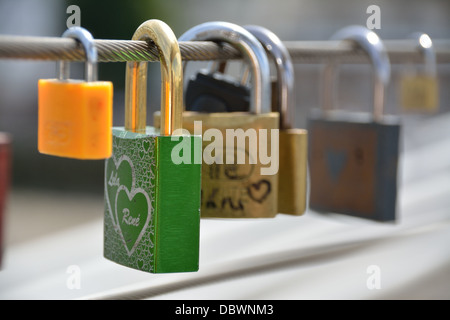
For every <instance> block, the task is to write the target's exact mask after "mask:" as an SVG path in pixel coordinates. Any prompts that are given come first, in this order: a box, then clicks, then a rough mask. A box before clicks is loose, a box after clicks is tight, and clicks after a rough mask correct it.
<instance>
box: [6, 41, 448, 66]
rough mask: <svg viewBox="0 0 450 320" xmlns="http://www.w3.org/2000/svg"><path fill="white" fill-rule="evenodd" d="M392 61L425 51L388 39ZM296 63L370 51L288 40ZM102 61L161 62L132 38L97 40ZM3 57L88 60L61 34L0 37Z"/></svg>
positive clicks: (440, 50) (442, 46)
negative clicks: (53, 35)
mask: <svg viewBox="0 0 450 320" xmlns="http://www.w3.org/2000/svg"><path fill="white" fill-rule="evenodd" d="M384 43H385V45H386V48H387V51H388V54H389V58H390V60H391V63H403V62H405V61H408V62H413V63H423V57H422V54H421V52H420V51H419V50H418V49H417V47H416V44H415V43H414V41H411V40H386V41H384ZM434 43H435V47H436V60H437V62H438V63H450V41H449V40H435V41H434ZM284 44H285V45H286V47H287V49H288V51H289V53H290V54H291V56H292V60H293V61H294V62H295V63H323V62H326V61H329V60H330V59H334V60H338V61H339V62H342V63H367V62H368V61H369V59H368V58H367V56H366V54H365V53H364V52H363V51H362V50H360V49H358V48H357V47H355V46H353V45H352V44H351V43H347V42H337V41H284ZM95 45H96V47H97V50H98V55H99V61H100V62H125V61H149V62H152V61H159V53H158V49H157V47H156V46H155V45H154V44H153V43H148V44H147V43H146V42H145V41H131V40H95ZM180 50H181V56H182V59H183V60H192V61H208V60H233V59H240V58H241V55H240V53H239V52H238V51H237V50H236V49H234V48H233V47H232V46H230V45H228V44H217V43H215V42H212V41H183V42H180ZM0 59H32V60H68V61H84V60H85V54H84V50H83V48H82V46H81V45H79V44H78V43H77V42H76V41H75V40H73V39H65V38H57V37H26V36H0Z"/></svg>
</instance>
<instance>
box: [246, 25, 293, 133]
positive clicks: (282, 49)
mask: <svg viewBox="0 0 450 320" xmlns="http://www.w3.org/2000/svg"><path fill="white" fill-rule="evenodd" d="M244 28H245V29H246V30H247V31H249V32H250V33H251V34H253V35H254V36H255V37H256V39H258V40H259V42H261V44H262V45H263V47H264V49H265V50H266V52H267V54H268V56H270V57H272V60H273V61H274V62H275V66H276V69H277V87H278V95H279V99H278V101H279V106H278V110H277V111H278V112H279V113H280V129H290V128H292V121H293V120H294V114H293V111H294V110H295V107H294V105H293V103H294V83H295V75H294V65H293V63H292V59H291V56H290V54H289V51H288V50H287V48H286V46H285V45H284V44H283V42H282V41H281V40H280V38H278V36H277V35H276V34H274V33H273V32H272V31H270V30H268V29H266V28H264V27H261V26H255V25H248V26H244ZM272 94H273V92H272Z"/></svg>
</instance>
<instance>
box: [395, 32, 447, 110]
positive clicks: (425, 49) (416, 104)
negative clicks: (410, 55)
mask: <svg viewBox="0 0 450 320" xmlns="http://www.w3.org/2000/svg"><path fill="white" fill-rule="evenodd" d="M414 38H415V39H416V40H417V42H418V47H419V49H420V50H421V52H422V54H423V57H424V61H425V65H424V67H425V70H424V71H422V72H420V71H418V70H416V71H414V72H408V73H405V74H404V75H403V76H402V77H401V79H400V104H401V106H402V108H403V109H404V110H405V111H413V112H416V111H421V112H430V113H435V112H437V111H438V109H439V82H438V79H437V70H436V53H435V52H434V49H433V42H432V41H431V38H430V37H429V36H428V35H427V34H424V33H420V34H415V35H414Z"/></svg>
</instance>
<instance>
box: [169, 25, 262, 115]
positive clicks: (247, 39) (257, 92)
mask: <svg viewBox="0 0 450 320" xmlns="http://www.w3.org/2000/svg"><path fill="white" fill-rule="evenodd" d="M178 40H179V41H223V42H227V43H229V44H231V45H232V46H233V47H235V48H236V49H237V50H239V51H240V52H241V54H242V56H243V57H244V60H246V61H247V62H248V63H249V64H250V65H251V67H252V68H251V70H252V77H253V88H252V92H251V96H250V109H251V111H252V112H254V113H256V114H260V113H268V112H271V106H270V97H271V93H270V92H271V86H270V65H269V60H268V58H267V55H266V52H265V50H264V48H263V46H262V45H261V43H260V42H259V41H258V40H257V39H256V38H255V37H254V36H253V35H252V34H251V33H250V32H248V31H247V30H245V29H244V28H243V27H241V26H238V25H236V24H233V23H229V22H222V21H212V22H205V23H202V24H199V25H197V26H195V27H193V28H191V29H189V30H188V31H186V32H185V33H184V34H183V35H182V36H181V37H179V38H178Z"/></svg>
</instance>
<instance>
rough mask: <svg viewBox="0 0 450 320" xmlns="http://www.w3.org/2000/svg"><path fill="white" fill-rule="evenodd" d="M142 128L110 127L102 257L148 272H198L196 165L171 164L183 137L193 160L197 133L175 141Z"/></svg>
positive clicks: (198, 169)
mask: <svg viewBox="0 0 450 320" xmlns="http://www.w3.org/2000/svg"><path fill="white" fill-rule="evenodd" d="M146 130H147V131H146V133H145V134H139V133H132V132H128V131H125V130H124V128H122V127H118V128H114V129H113V153H112V156H111V158H109V159H107V160H106V163H105V217H104V256H105V257H106V258H107V259H110V260H112V261H115V262H117V263H119V264H121V265H124V266H127V267H130V268H134V269H138V270H142V271H146V272H151V273H169V272H192V271H197V270H198V263H199V261H198V259H199V229H200V188H201V178H200V174H201V164H196V163H194V161H192V162H190V161H186V162H187V163H180V164H176V163H175V162H176V159H175V162H174V161H173V159H174V158H173V157H172V151H173V150H174V148H175V150H177V149H176V148H177V146H179V144H180V143H181V142H182V141H183V142H184V143H185V144H184V145H185V146H187V148H190V149H189V150H188V149H186V150H185V152H188V151H190V152H191V154H192V159H193V155H194V154H195V152H198V153H200V152H201V150H200V147H201V137H200V136H185V137H183V139H180V141H176V140H173V139H172V137H171V136H160V135H159V133H158V132H157V131H156V130H155V129H154V128H151V127H147V129H146ZM184 139H185V140H184ZM197 146H198V147H197ZM196 148H197V149H196ZM189 162H190V163H189Z"/></svg>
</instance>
